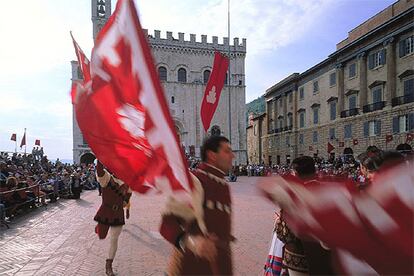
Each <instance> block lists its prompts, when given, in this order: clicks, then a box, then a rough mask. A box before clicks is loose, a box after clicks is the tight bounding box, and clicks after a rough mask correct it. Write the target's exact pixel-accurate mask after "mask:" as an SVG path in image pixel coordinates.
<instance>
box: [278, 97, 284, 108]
mask: <svg viewBox="0 0 414 276" xmlns="http://www.w3.org/2000/svg"><path fill="white" fill-rule="evenodd" d="M279 106H280V107H282V106H283V98H280V101H279Z"/></svg>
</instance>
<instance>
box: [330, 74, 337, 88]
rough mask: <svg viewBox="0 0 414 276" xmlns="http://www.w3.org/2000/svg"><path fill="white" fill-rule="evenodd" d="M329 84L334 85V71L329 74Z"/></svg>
mask: <svg viewBox="0 0 414 276" xmlns="http://www.w3.org/2000/svg"><path fill="white" fill-rule="evenodd" d="M329 85H330V86H334V85H336V72H333V73H331V74H330V75H329Z"/></svg>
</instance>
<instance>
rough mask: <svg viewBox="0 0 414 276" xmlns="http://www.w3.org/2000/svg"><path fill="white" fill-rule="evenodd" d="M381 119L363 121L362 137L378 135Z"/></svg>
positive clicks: (379, 133)
mask: <svg viewBox="0 0 414 276" xmlns="http://www.w3.org/2000/svg"><path fill="white" fill-rule="evenodd" d="M380 135H381V121H379V120H376V121H369V122H365V123H364V137H368V136H370V137H372V136H380Z"/></svg>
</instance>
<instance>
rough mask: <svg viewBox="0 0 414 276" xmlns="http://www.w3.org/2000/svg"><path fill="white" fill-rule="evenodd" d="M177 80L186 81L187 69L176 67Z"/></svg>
mask: <svg viewBox="0 0 414 276" xmlns="http://www.w3.org/2000/svg"><path fill="white" fill-rule="evenodd" d="M178 81H179V82H187V71H186V70H185V69H184V68H180V69H178Z"/></svg>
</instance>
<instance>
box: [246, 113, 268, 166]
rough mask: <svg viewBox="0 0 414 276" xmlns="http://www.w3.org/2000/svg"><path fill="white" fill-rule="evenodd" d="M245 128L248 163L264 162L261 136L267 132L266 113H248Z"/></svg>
mask: <svg viewBox="0 0 414 276" xmlns="http://www.w3.org/2000/svg"><path fill="white" fill-rule="evenodd" d="M246 129H247V153H248V162H249V164H262V163H263V162H264V159H263V158H264V155H263V141H262V137H263V135H264V134H266V133H267V118H266V113H263V114H260V115H255V114H253V113H252V114H249V126H248V127H247V128H246Z"/></svg>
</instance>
